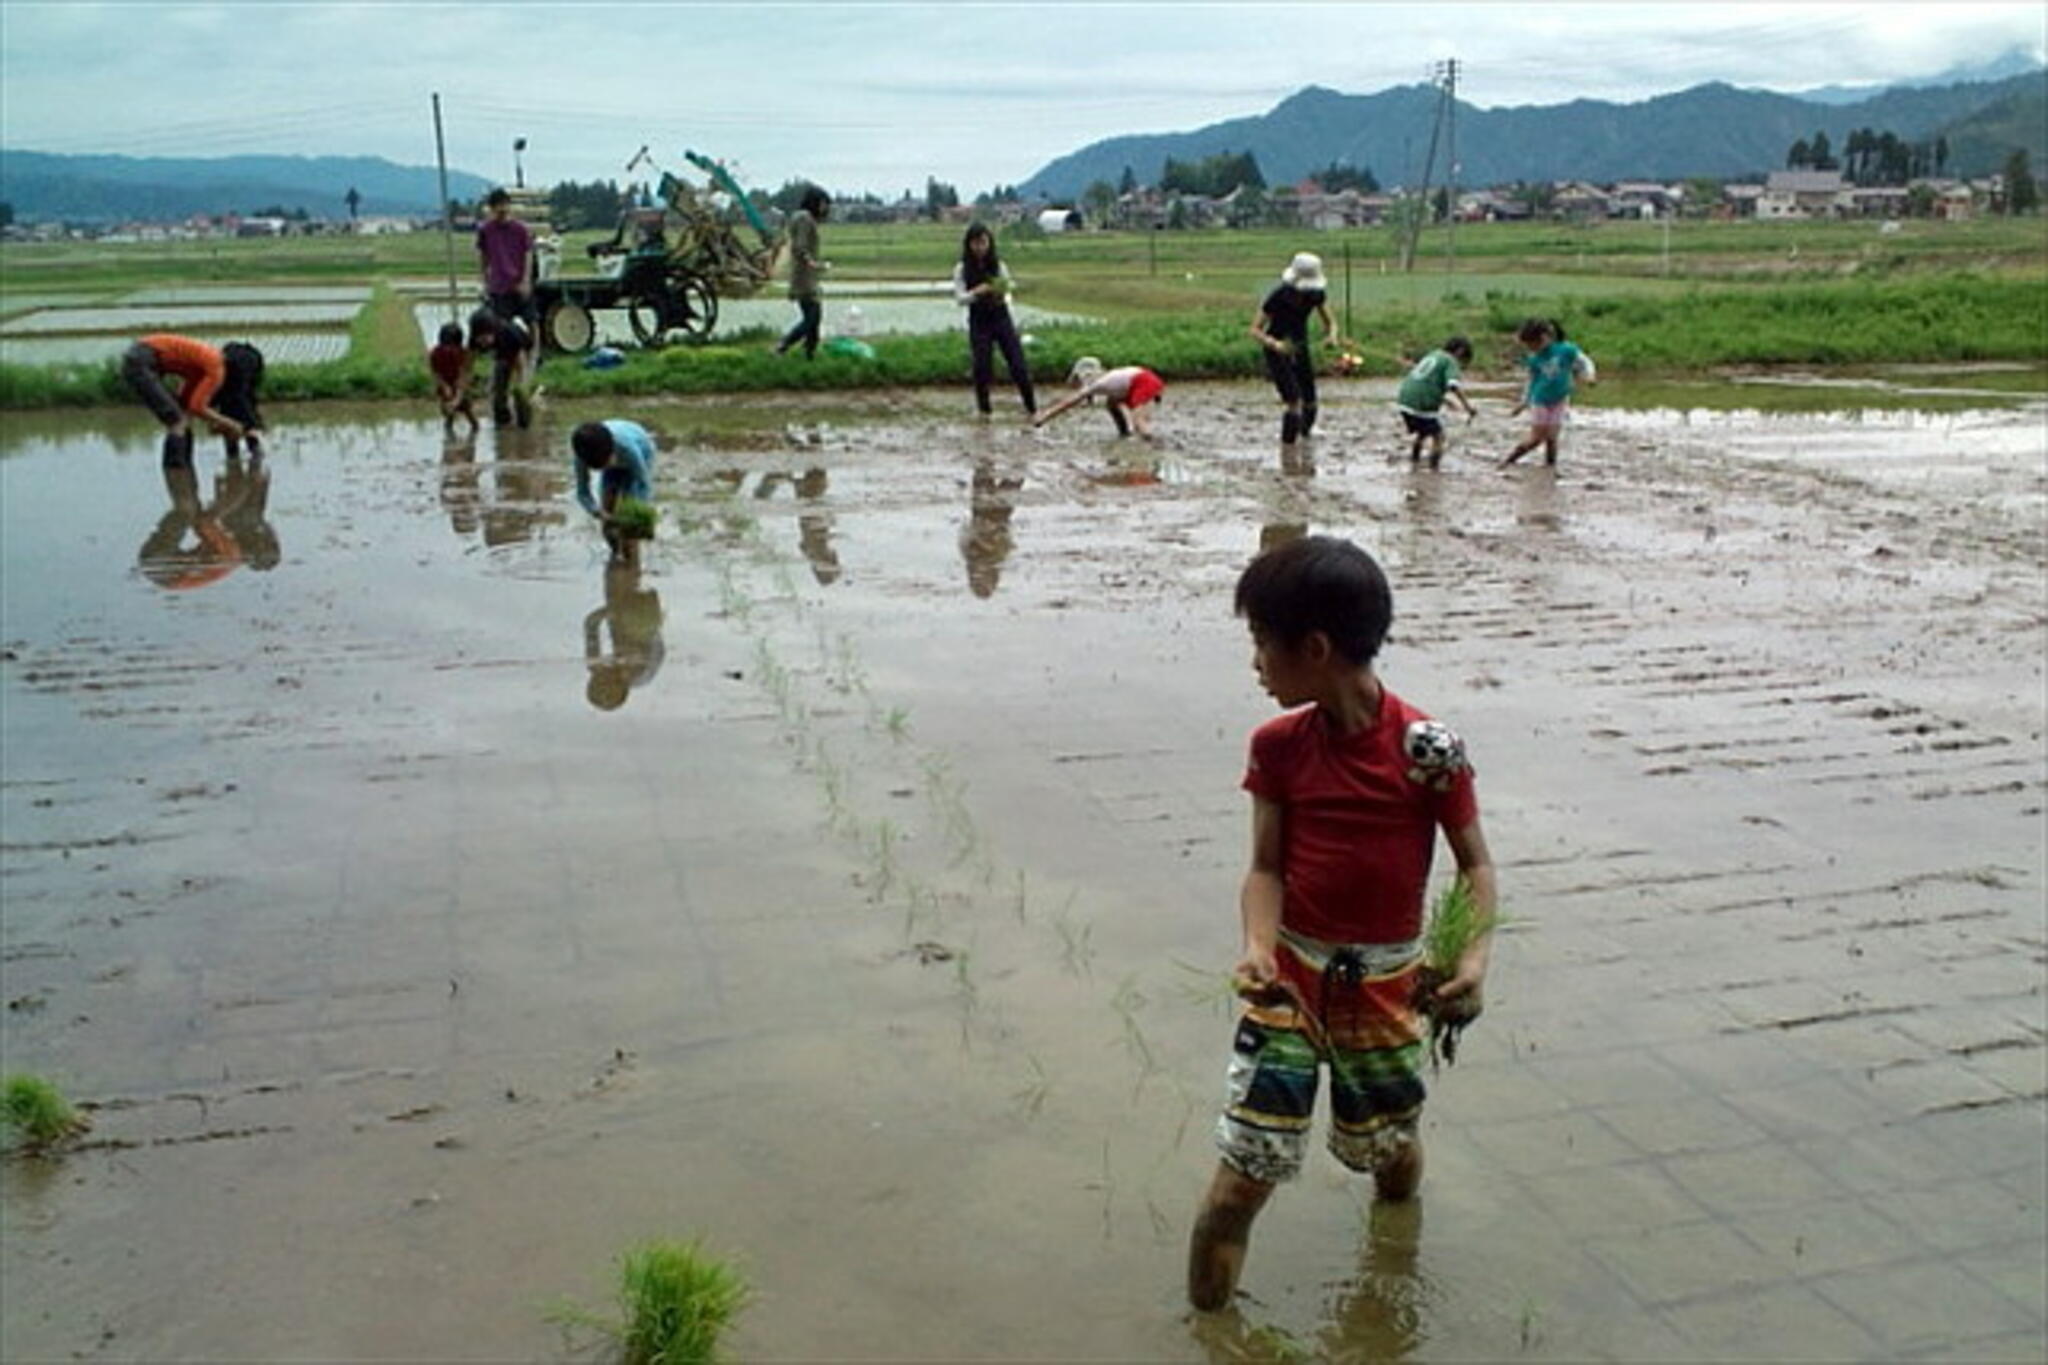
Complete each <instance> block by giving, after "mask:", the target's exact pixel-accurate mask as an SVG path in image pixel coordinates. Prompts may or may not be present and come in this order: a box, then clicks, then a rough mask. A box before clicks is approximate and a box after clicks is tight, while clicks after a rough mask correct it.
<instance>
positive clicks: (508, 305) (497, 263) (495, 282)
mask: <svg viewBox="0 0 2048 1365" xmlns="http://www.w3.org/2000/svg"><path fill="white" fill-rule="evenodd" d="M476 254H477V255H478V257H480V258H481V260H482V264H483V272H484V303H485V306H487V307H488V308H489V309H490V310H491V311H492V312H493V313H496V314H497V315H498V316H499V317H501V318H504V319H505V320H506V321H508V322H510V321H514V320H516V321H518V322H519V323H520V324H521V325H522V326H523V328H524V333H525V335H526V336H527V337H528V338H532V337H535V336H537V335H538V333H539V329H538V327H537V326H536V325H535V324H536V321H537V320H536V319H535V317H534V313H533V230H532V229H531V228H529V227H527V226H526V224H524V223H522V222H520V221H519V220H518V219H517V218H514V217H513V216H512V196H511V195H510V194H508V193H506V191H505V189H504V187H503V186H500V187H499V188H497V189H494V190H492V191H491V192H490V194H488V195H486V196H485V198H484V220H483V222H481V223H479V224H477V228H476ZM532 368H533V360H532V357H531V356H528V357H526V358H525V359H524V360H523V361H522V363H521V364H520V366H519V371H520V373H519V379H520V381H521V382H522V383H529V382H531V379H532V373H531V371H532ZM500 420H503V419H502V418H501V419H500Z"/></svg>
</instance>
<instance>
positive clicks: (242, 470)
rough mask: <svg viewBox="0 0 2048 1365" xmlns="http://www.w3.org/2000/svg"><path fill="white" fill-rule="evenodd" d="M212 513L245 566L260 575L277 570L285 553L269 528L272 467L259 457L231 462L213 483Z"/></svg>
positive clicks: (274, 533) (274, 529)
mask: <svg viewBox="0 0 2048 1365" xmlns="http://www.w3.org/2000/svg"><path fill="white" fill-rule="evenodd" d="M213 510H214V514H215V515H216V516H218V517H219V518H220V523H221V525H222V526H224V527H226V528H227V532H228V534H229V535H231V536H233V537H234V539H235V544H236V546H237V547H239V548H240V550H241V552H242V562H243V563H244V564H247V565H248V566H249V567H250V568H252V569H255V570H257V571H258V572H259V573H260V572H264V571H267V570H270V569H274V568H276V567H277V563H278V560H280V559H281V558H283V556H284V550H283V547H282V546H281V545H279V544H278V539H277V529H276V528H275V527H273V526H272V525H271V524H270V465H269V463H268V462H267V461H266V460H265V459H264V458H263V457H262V456H261V455H260V454H259V455H255V456H252V457H251V458H250V459H249V460H248V461H247V462H244V461H242V460H239V459H233V458H230V459H229V460H228V461H227V463H225V464H223V465H222V466H221V470H220V473H219V474H218V475H216V476H215V477H214V480H213Z"/></svg>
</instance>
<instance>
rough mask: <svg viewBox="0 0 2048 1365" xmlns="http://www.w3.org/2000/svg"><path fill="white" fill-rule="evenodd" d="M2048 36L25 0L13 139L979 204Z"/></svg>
mask: <svg viewBox="0 0 2048 1365" xmlns="http://www.w3.org/2000/svg"><path fill="white" fill-rule="evenodd" d="M2014 47H2018V48H2021V49H2024V50H2025V51H2027V52H2029V53H2031V54H2033V55H2034V56H2036V57H2039V56H2041V55H2042V54H2043V53H2044V51H2048V6H2044V5H2042V4H2041V3H2039V2H2038V0H2033V2H2032V3H2023V4H1943V5H1935V4H1932V3H1914V4H1873V3H1863V4H1848V3H1843V4H1746V3H1730V2H1729V0H1723V3H1719V4H1664V3H1649V2H1648V0H1643V2H1641V3H1613V4H1556V3H1519V4H1457V3H1439V4H1424V5H1406V4H1363V3H1328V4H1294V3H1278V2H1277V0H1275V2H1272V3H1268V2H1267V0H1236V2H1235V3H1230V4H1195V3H1185V0H1178V2H1176V3H1149V4H1148V3H1140V4H1081V3H1072V4H1058V3H1038V4H1030V5H1012V4H972V3H959V2H957V0H956V3H951V4H943V5H927V4H903V3H893V4H864V3H835V4H776V3H767V2H766V0H763V2H760V3H752V4H744V5H730V4H695V3H676V2H675V0H666V2H657V3H643V4H638V5H621V4H604V3H561V0H554V2H553V3H538V2H535V3H523V2H521V0H492V3H488V4H464V5H443V4H434V3H429V2H428V0H407V3H403V4H399V3H375V4H342V3H307V4H292V3H286V2H285V0H233V2H231V3H215V4H183V3H178V2H177V0H152V2H151V3H146V4H142V3H122V4H89V3H82V2H81V0H61V3H44V2H39V0H0V140H4V144H5V145H6V146H8V147H15V148H24V149H33V150H37V151H51V152H118V153H125V154H128V155H134V156H171V155H190V156H226V155H231V154H234V153H241V152H280V153H295V154H324V153H333V154H343V155H351V154H368V155H375V156H383V157H388V158H390V159H391V160H393V161H398V162H404V163H411V164H422V165H431V164H432V163H433V160H434V138H433V126H432V119H431V113H430V108H429V95H430V94H431V93H432V92H435V91H438V92H440V94H441V97H442V104H443V110H444V118H445V121H446V126H447V136H448V157H449V164H450V165H451V166H453V167H456V168H458V169H463V170H469V171H474V172H476V173H478V174H480V175H484V176H487V177H492V178H499V179H507V180H509V179H510V178H511V173H512V141H513V139H514V138H516V137H522V136H523V137H525V138H527V139H528V142H529V147H528V150H527V151H526V153H525V156H524V163H525V170H526V176H527V179H528V181H529V182H530V183H548V182H552V181H555V180H559V179H577V180H589V179H596V178H608V177H616V176H619V175H621V173H622V171H623V168H624V165H625V162H626V160H627V158H629V157H630V156H631V155H632V154H633V152H634V150H635V149H636V148H638V147H639V146H640V145H641V144H642V143H643V142H644V143H651V144H652V145H653V147H654V150H655V152H656V153H657V154H658V155H660V156H661V158H662V159H663V160H664V161H665V163H666V164H667V165H669V166H670V167H672V168H675V169H683V167H682V164H681V155H680V153H681V151H682V150H683V149H684V148H686V147H687V148H693V149H696V150H699V151H704V152H709V153H711V154H713V155H716V156H719V157H721V158H724V159H725V160H727V161H728V162H729V163H730V164H732V165H734V166H735V167H736V169H737V170H738V171H739V173H740V175H741V178H742V179H743V180H745V181H747V182H748V183H749V184H751V185H758V186H764V187H769V188H772V187H774V186H776V185H779V184H781V183H782V182H783V181H784V180H786V179H789V178H792V177H806V178H810V179H815V180H817V181H818V182H820V183H822V184H824V185H826V186H827V187H828V188H831V189H833V190H836V191H841V192H846V191H855V190H873V191H875V192H877V193H880V194H883V195H887V196H893V195H895V194H896V193H898V192H899V191H901V190H904V189H915V190H916V191H918V192H919V193H922V191H923V186H924V180H925V177H926V176H927V175H936V176H937V177H938V178H939V179H941V180H945V181H948V182H950V183H952V184H954V185H955V186H957V187H958V188H959V189H960V191H961V193H962V194H963V195H967V196H971V195H973V194H974V193H976V192H978V191H980V190H984V189H987V188H989V187H990V186H992V185H996V184H1008V183H1015V182H1017V181H1020V180H1023V179H1025V178H1026V177H1027V176H1029V175H1030V174H1031V173H1032V172H1034V171H1036V170H1037V169H1038V168H1039V167H1041V166H1043V165H1044V164H1045V163H1046V162H1047V161H1049V160H1051V159H1052V158H1054V157H1056V156H1059V155H1061V154H1062V153H1065V152H1069V151H1072V150H1074V149H1076V148H1078V147H1080V146H1082V145H1084V144H1086V143H1088V142H1092V141H1094V140H1096V139H1098V138H1102V137H1107V136H1111V135H1114V134H1118V133H1131V132H1169V131H1180V130H1186V129H1191V128H1196V127H1200V126H1201V125H1203V124H1206V123H1213V122H1216V121H1218V120H1221V119H1226V118H1236V117H1240V116H1243V115H1249V114H1256V113H1260V112H1263V111H1264V110H1266V109H1268V108H1270V107H1271V106H1272V105H1273V104H1275V103H1276V102H1278V101H1279V100H1281V99H1283V98H1285V97H1286V96H1287V95H1289V94H1291V93H1292V92H1294V91H1295V90H1298V89H1300V88H1301V87H1302V86H1305V85H1311V84H1315V85H1324V86H1328V87H1330V88H1332V89H1336V90H1340V91H1344V92H1346V93H1350V94H1367V93H1371V92H1373V91H1376V90H1381V89H1385V88H1386V87H1388V86H1392V85H1403V84H1410V83H1414V82H1417V81H1421V80H1425V79H1427V78H1428V77H1429V74H1430V70H1431V67H1432V64H1433V63H1435V62H1437V61H1440V60H1441V59H1443V58H1447V57H1456V58H1458V59H1459V61H1460V63H1461V65H1462V78H1461V82H1460V88H1459V93H1460V95H1461V97H1462V98H1464V99H1465V100H1467V101H1469V102H1471V103H1473V104H1477V105H1481V106H1487V107H1493V106H1502V105H1521V104H1560V103H1565V102H1567V101H1570V100H1573V99H1578V98H1591V99H1607V100H1632V99H1640V98H1643V97H1645V96H1649V95H1655V94H1662V93H1666V92H1669V91H1673V90H1679V89H1683V88H1685V87H1686V86H1690V85H1697V84H1699V83H1700V82H1703V81H1711V80H1723V81H1729V82H1732V83H1734V84H1737V85H1744V86H1757V87H1762V88H1765V89H1773V90H1786V91H1796V90H1802V89H1807V88H1810V87H1813V86H1817V85H1825V84H1845V85H1861V84H1871V83H1884V82H1888V81H1893V80H1900V79H1907V78H1913V77H1919V76H1928V75H1934V74H1936V73H1939V72H1941V71H1943V70H1946V69H1948V68H1949V67H1951V66H1954V65H1956V64H1959V63H1971V62H1982V61H1987V60H1989V59H1991V58H1994V57H1997V56H1999V55H2001V54H2002V53H2004V52H2006V51H2008V50H2010V49H2012V48H2014Z"/></svg>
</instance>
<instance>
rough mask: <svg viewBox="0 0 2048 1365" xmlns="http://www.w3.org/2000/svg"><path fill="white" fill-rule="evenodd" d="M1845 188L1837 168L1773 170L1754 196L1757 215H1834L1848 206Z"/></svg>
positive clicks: (1840, 214) (1772, 216)
mask: <svg viewBox="0 0 2048 1365" xmlns="http://www.w3.org/2000/svg"><path fill="white" fill-rule="evenodd" d="M1848 188H1849V187H1848V185H1847V183H1846V182H1845V181H1844V180H1843V179H1842V173H1841V172H1840V171H1772V172H1771V173H1770V176H1769V177H1768V178H1767V179H1765V181H1764V192H1763V194H1762V195H1760V196H1758V198H1757V202H1756V216H1757V217H1759V218H1767V219H1785V218H1837V217H1840V216H1842V215H1843V214H1844V213H1846V212H1847V210H1848V201H1847V198H1846V193H1847V190H1848Z"/></svg>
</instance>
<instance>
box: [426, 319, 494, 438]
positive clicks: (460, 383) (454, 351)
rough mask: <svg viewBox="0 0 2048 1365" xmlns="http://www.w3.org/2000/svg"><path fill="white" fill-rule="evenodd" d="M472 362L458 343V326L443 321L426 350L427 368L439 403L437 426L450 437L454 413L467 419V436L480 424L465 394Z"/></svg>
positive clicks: (474, 433)
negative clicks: (431, 372)
mask: <svg viewBox="0 0 2048 1365" xmlns="http://www.w3.org/2000/svg"><path fill="white" fill-rule="evenodd" d="M473 363H474V362H473V361H472V360H471V359H470V354H469V347H467V346H465V345H464V344H463V342H462V328H461V327H460V326H458V325H457V324H455V323H452V322H450V323H444V324H443V325H442V327H441V331H440V341H439V343H438V344H437V345H436V346H435V347H434V349H433V350H431V351H429V352H427V368H428V369H430V370H432V371H433V372H434V397H435V398H437V399H439V400H440V403H441V429H442V430H443V431H445V432H446V433H447V434H448V435H450V436H453V435H454V434H455V417H456V414H457V413H460V414H461V415H462V416H463V417H464V418H465V419H467V420H468V422H469V434H470V435H472V436H474V435H476V433H477V428H478V427H479V426H480V425H481V424H480V423H479V422H478V421H477V420H476V408H475V407H474V406H472V404H471V400H470V393H469V381H470V374H471V369H472V366H473Z"/></svg>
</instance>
